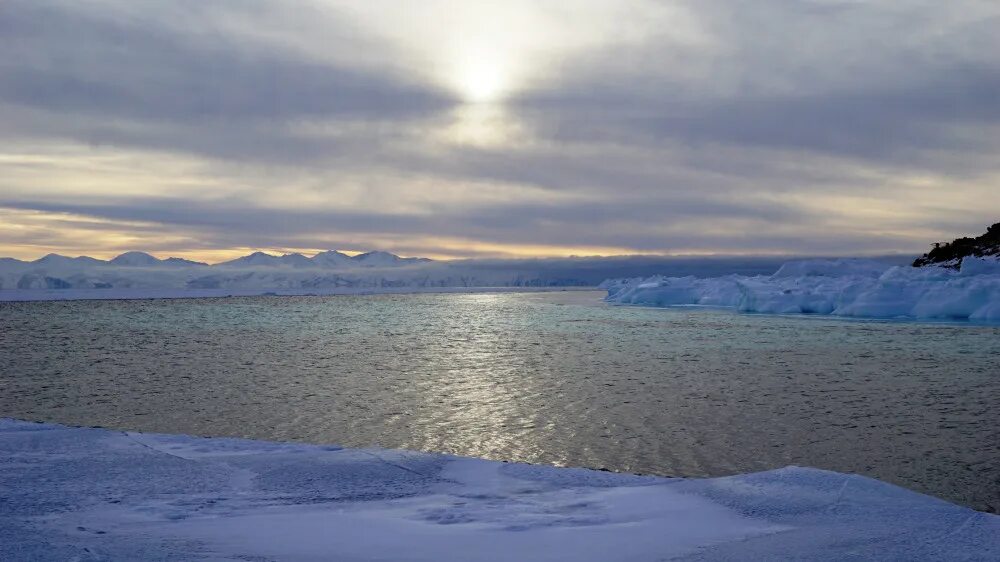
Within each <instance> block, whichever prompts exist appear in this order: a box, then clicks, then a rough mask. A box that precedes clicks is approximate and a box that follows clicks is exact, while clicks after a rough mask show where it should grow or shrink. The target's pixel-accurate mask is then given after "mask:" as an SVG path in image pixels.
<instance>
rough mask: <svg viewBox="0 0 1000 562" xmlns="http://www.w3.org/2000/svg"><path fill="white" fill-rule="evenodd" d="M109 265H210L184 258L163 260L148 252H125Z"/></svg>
mask: <svg viewBox="0 0 1000 562" xmlns="http://www.w3.org/2000/svg"><path fill="white" fill-rule="evenodd" d="M107 263H108V265H115V266H119V267H158V266H169V267H196V266H203V265H208V264H206V263H202V262H198V261H191V260H186V259H182V258H167V259H164V260H161V259H159V258H156V257H154V256H151V255H149V254H147V253H146V252H125V253H124V254H121V255H120V256H117V257H115V258H113V259H111V260H110V261H108V262H107Z"/></svg>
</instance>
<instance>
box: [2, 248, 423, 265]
mask: <svg viewBox="0 0 1000 562" xmlns="http://www.w3.org/2000/svg"><path fill="white" fill-rule="evenodd" d="M429 261H431V260H430V259H428V258H402V257H399V256H397V255H395V254H391V253H389V252H381V251H375V252H365V253H363V254H357V255H355V256H349V255H347V254H344V253H342V252H338V251H336V250H329V251H326V252H320V253H318V254H316V255H315V256H312V257H307V256H304V255H302V254H298V253H295V254H284V255H280V256H277V255H273V254H267V253H264V252H254V253H252V254H250V255H247V256H243V257H239V258H236V259H234V260H229V261H225V262H222V263H217V264H214V265H212V266H210V265H209V264H207V263H204V262H198V261H191V260H186V259H182V258H173V257H171V258H166V259H160V258H157V257H155V256H153V255H150V254H147V253H146V252H125V253H124V254H121V255H119V256H116V257H114V258H112V259H110V260H100V259H97V258H92V257H90V256H79V257H75V258H72V257H68V256H61V255H59V254H48V255H47V256H45V257H42V258H39V259H37V260H34V261H22V260H17V259H14V258H0V266H7V267H15V268H17V267H32V266H34V267H43V268H52V269H82V268H89V267H108V266H112V267H143V268H165V267H166V268H185V267H190V268H200V267H222V268H258V267H291V268H318V269H341V268H356V267H394V266H401V265H411V264H417V263H426V262H429Z"/></svg>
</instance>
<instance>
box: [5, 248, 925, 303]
mask: <svg viewBox="0 0 1000 562" xmlns="http://www.w3.org/2000/svg"><path fill="white" fill-rule="evenodd" d="M908 259H911V258H908ZM781 262H782V260H781V259H780V258H777V259H776V258H670V257H664V256H619V257H589V258H588V257H583V258H557V259H515V260H509V259H508V260H499V259H481V260H456V261H432V260H429V259H426V258H403V257H399V256H397V255H394V254H390V253H388V252H367V253H364V254H358V255H356V256H353V257H351V256H348V255H346V254H344V253H341V252H338V251H336V250H330V251H327V252H321V253H319V254H316V255H315V256H313V257H311V258H310V257H307V256H303V255H301V254H287V255H284V256H276V255H271V254H267V253H264V252H255V253H253V254H250V255H248V256H244V257H242V258H238V259H235V260H230V261H228V262H223V263H218V264H214V265H205V264H200V263H196V262H189V261H187V260H181V259H179V258H167V259H163V260H160V259H157V258H156V257H154V256H151V255H149V254H145V253H140V252H128V253H126V254H123V255H122V256H118V257H117V258H114V259H112V260H110V261H103V260H96V259H93V258H67V257H64V256H48V257H46V258H45V259H42V260H37V261H35V262H24V261H19V260H14V259H6V260H0V291H3V292H4V293H5V294H8V295H10V290H33V291H53V290H58V291H62V290H64V289H72V290H73V291H81V290H82V291H84V292H86V291H91V290H93V289H99V290H102V291H105V290H112V291H105V294H111V293H114V294H119V295H120V296H121V297H127V296H128V295H127V294H125V293H127V292H129V291H136V290H141V291H145V293H144V294H154V295H155V294H159V293H158V292H160V293H162V292H164V291H166V292H171V294H175V293H177V292H183V291H187V290H198V291H202V292H204V291H206V290H207V291H227V290H232V291H240V292H243V293H262V292H269V291H286V292H297V293H301V292H312V291H317V292H319V291H340V290H355V289H358V290H368V289H378V290H392V289H396V288H417V289H424V288H441V287H567V286H596V285H597V284H598V283H599V282H600V281H601V280H603V279H606V278H608V277H611V276H615V275H629V276H648V275H651V274H653V273H656V272H662V271H667V272H671V273H672V274H676V275H702V276H706V275H719V274H729V273H741V274H747V275H758V274H765V273H766V274H770V273H773V272H774V271H775V270H777V269H778V267H779V266H780V265H781ZM119 290H124V292H122V291H119ZM25 294H26V293H22V294H21V297H15V296H11V297H10V298H22V297H23V295H25ZM95 296H96V295H95ZM84 297H86V295H85V294H84V295H81V297H77V298H84ZM25 298H26V297H25ZM37 298H50V297H49V296H46V294H40V295H38V296H37ZM51 298H55V296H52V297H51ZM59 298H63V297H59Z"/></svg>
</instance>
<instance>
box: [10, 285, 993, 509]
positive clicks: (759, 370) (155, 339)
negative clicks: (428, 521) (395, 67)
mask: <svg viewBox="0 0 1000 562" xmlns="http://www.w3.org/2000/svg"><path fill="white" fill-rule="evenodd" d="M603 296H604V293H603V292H599V291H565V292H561V291H557V292H544V293H510V292H498V293H489V292H486V293H476V294H455V293H452V294H397V295H386V294H382V295H355V296H344V295H341V296H300V297H293V296H256V297H233V298H203V299H160V300H157V299H151V300H106V301H84V300H81V301H65V302H52V301H49V302H45V301H42V302H2V303H0V416H2V417H13V418H19V419H26V420H37V421H51V422H58V423H64V424H71V425H83V426H103V427H109V428H116V429H123V430H125V429H127V430H137V431H147V432H160V433H185V434H194V435H203V436H236V437H246V438H253V439H268V440H280V441H301V442H310V443H330V444H338V445H343V446H352V447H368V446H381V447H391V448H405V449H416V450H424V451H434V452H443V453H452V454H457V455H468V456H475V457H485V458H490V459H496V460H505V461H516V462H528V463H544V464H550V465H557V466H577V467H589V468H595V469H601V470H609V471H616V472H627V473H641V474H656V475H662V476H672V477H714V476H722V475H728V474H736V473H746V472H754V471H762V470H769V469H773V468H778V467H783V466H788V465H799V466H810V467H816V468H822V469H829V470H834V471H839V472H848V473H858V474H862V475H865V476H870V477H874V478H878V479H881V480H884V481H887V482H890V483H893V484H897V485H900V486H904V487H906V488H909V489H912V490H915V491H918V492H922V493H926V494H931V495H934V496H937V497H939V498H942V499H945V500H947V501H951V502H954V503H958V504H962V505H966V506H970V507H973V508H975V509H979V510H983V511H990V512H993V513H996V512H998V511H1000V327H997V326H981V325H970V324H962V323H915V322H898V321H877V320H863V321H861V320H846V319H839V318H836V319H835V318H830V317H825V316H804V315H795V316H791V315H790V316H778V315H753V314H739V313H736V312H734V311H731V310H725V309H713V308H703V307H678V308H666V309H659V308H643V307H633V306H615V305H610V304H606V303H604V302H603V300H602V297H603Z"/></svg>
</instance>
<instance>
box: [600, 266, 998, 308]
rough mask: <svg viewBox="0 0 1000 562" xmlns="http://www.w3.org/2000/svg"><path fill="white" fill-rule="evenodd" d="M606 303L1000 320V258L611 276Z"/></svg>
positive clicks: (606, 283) (607, 286) (606, 287)
mask: <svg viewBox="0 0 1000 562" xmlns="http://www.w3.org/2000/svg"><path fill="white" fill-rule="evenodd" d="M602 287H603V288H605V289H607V291H608V297H607V299H606V300H607V301H608V302H611V303H619V304H637V305H646V306H661V307H665V306H678V305H706V306H722V307H731V308H735V309H737V310H739V311H741V312H760V313H772V314H832V315H836V316H847V317H857V318H902V319H921V320H969V321H976V322H984V323H1000V261H998V260H996V259H993V258H974V257H969V258H965V259H964V260H963V261H962V265H961V268H960V269H959V270H957V271H956V270H953V269H949V268H944V267H924V268H914V267H908V266H903V267H900V266H890V265H888V264H883V263H880V262H877V261H871V260H804V261H796V262H789V263H787V264H785V265H783V266H782V267H781V268H780V269H779V270H778V271H777V272H776V273H774V274H773V275H770V276H741V275H730V276H725V277H714V278H707V279H699V278H695V277H662V276H656V277H650V278H647V279H624V280H608V281H606V282H605V283H603V284H602Z"/></svg>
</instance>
